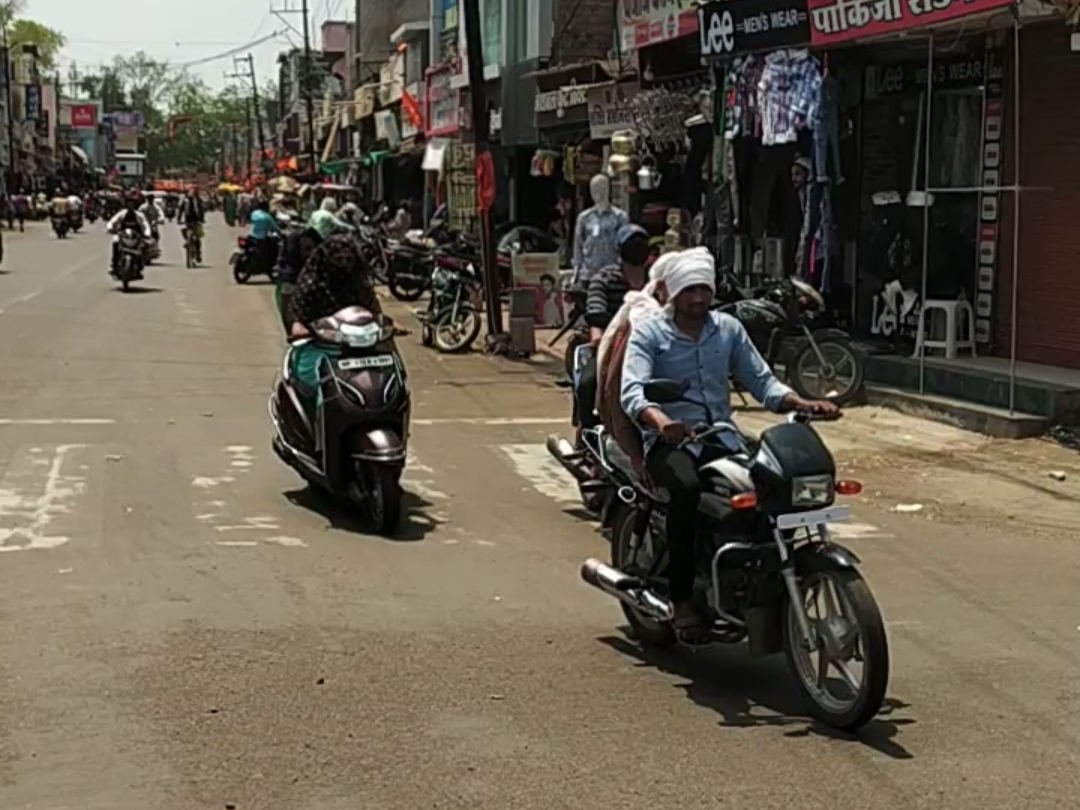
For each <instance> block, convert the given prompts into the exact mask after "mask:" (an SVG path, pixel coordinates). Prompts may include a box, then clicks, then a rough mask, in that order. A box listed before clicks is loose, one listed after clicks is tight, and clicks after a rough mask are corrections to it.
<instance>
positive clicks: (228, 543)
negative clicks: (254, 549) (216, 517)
mask: <svg viewBox="0 0 1080 810" xmlns="http://www.w3.org/2000/svg"><path fill="white" fill-rule="evenodd" d="M217 545H219V546H245V547H248V548H250V547H251V546H257V545H259V541H258V540H219V541H218V543H217Z"/></svg>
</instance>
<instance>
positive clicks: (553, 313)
mask: <svg viewBox="0 0 1080 810" xmlns="http://www.w3.org/2000/svg"><path fill="white" fill-rule="evenodd" d="M512 270H513V274H514V289H518V290H522V289H524V290H532V291H533V295H534V301H535V316H534V317H535V319H536V325H537V326H546V327H549V328H557V327H560V326H562V325H563V323H564V322H565V320H566V315H565V312H564V309H563V296H562V292H561V291H560V290H559V254H558V253H515V254H514V258H513V263H512Z"/></svg>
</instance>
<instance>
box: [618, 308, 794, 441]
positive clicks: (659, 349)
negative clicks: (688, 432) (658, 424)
mask: <svg viewBox="0 0 1080 810" xmlns="http://www.w3.org/2000/svg"><path fill="white" fill-rule="evenodd" d="M729 375H730V376H733V377H734V378H735V379H736V380H738V381H739V382H740V383H741V384H742V385H743V386H744V387H745V388H746V390H747V391H749V392H750V394H751V395H753V397H754V399H756V400H757V401H758V402H760V403H761V404H762V405H764V406H765V407H766V408H768V409H769V410H770V411H775V410H776V409H777V408H779V407H780V402H781V400H782V399H783V398H784V397H785V396H787V395H788V394H790V393H792V391H791V389H790V388H788V387H787V386H786V385H784V384H783V383H782V382H780V381H779V380H778V379H776V377H775V375H773V373H772V370H771V369H770V368H769V366H768V364H767V363H766V362H765V360H764V359H763V358H762V357H761V355H760V354H759V353H758V350H757V349H756V348H754V344H753V342H751V340H750V336H749V335H748V334H747V333H746V329H745V328H744V327H743V325H742V324H741V323H739V321H738V320H737V319H735V318H733V317H732V316H731V315H728V314H726V313H723V312H711V313H709V318H708V320H707V321H706V323H705V328H704V329H702V330H701V336H700V337H699V338H698V339H697V340H696V341H695V340H694V339H693V338H690V337H688V336H687V335H684V334H683V333H682V332H680V331H679V330H678V329H677V328H676V327H675V323H674V322H673V321H672V320H671V318H670V317H669V316H667V315H663V316H661V317H657V318H650V319H648V320H646V321H644V322H643V323H639V324H638V325H637V326H635V327H634V331H633V332H632V333H631V335H630V340H629V341H628V342H627V345H626V356H625V359H624V360H623V373H622V393H621V397H620V399H621V402H622V407H623V410H624V411H626V414H627V416H629V417H630V418H631V419H633V420H634V422H635V423H637V425H638V426H639V427H641V429H642V433H643V435H644V439H645V449H646V450H648V449H649V448H650V447H652V445H653V443H654V442H655V441H656V439H657V434H656V432H655V431H653V430H650V429H647V428H645V427H644V426H643V425H642V424H641V422H640V421H639V419H640V417H641V413H642V411H644V410H645V409H646V408H659V409H660V410H661V411H663V412H664V414H665V415H666V416H668V417H669V418H671V419H674V420H676V421H678V422H685V423H686V424H687V425H690V426H691V427H692V426H694V425H697V424H700V423H702V422H705V421H706V415H705V409H704V408H703V407H702V406H701V405H696V404H692V403H689V402H674V403H671V404H666V405H660V404H657V403H653V402H649V401H648V400H647V399H646V398H645V383H647V382H649V381H650V380H679V381H685V382H687V383H689V386H690V387H689V389H688V390H687V392H686V397H687V398H688V399H692V400H694V401H695V402H698V403H704V404H706V405H708V406H709V410H710V411H711V412H712V418H713V419H714V420H715V421H717V422H727V421H730V420H731V391H730V389H729V388H728V376H729Z"/></svg>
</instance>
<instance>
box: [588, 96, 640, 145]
mask: <svg viewBox="0 0 1080 810" xmlns="http://www.w3.org/2000/svg"><path fill="white" fill-rule="evenodd" d="M638 89H639V86H638V85H637V84H624V85H618V86H616V85H613V84H612V85H608V86H606V87H594V88H592V89H591V90H589V96H588V98H589V137H590V138H592V139H593V140H594V141H602V140H606V139H608V138H610V137H611V136H612V135H614V134H615V133H616V132H619V131H621V130H624V129H633V128H634V113H633V111H632V109H631V105H630V104H628V103H627V101H626V100H627V99H632V98H633V97H634V96H636V95H637V94H638Z"/></svg>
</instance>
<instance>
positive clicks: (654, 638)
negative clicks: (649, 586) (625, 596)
mask: <svg viewBox="0 0 1080 810" xmlns="http://www.w3.org/2000/svg"><path fill="white" fill-rule="evenodd" d="M636 519H637V512H636V511H635V510H634V509H629V508H623V509H621V510H620V511H619V515H618V517H617V518H616V519H615V528H614V530H613V531H612V543H611V562H612V565H614V566H615V568H617V569H619V570H620V571H622V572H623V573H624V574H628V575H630V576H632V577H633V576H640V577H644V576H646V575H647V574H648V572H649V569H650V568H651V566H652V565H653V563H654V562H655V560H653V559H652V558H651V557H650V555H649V553H648V551H647V549H646V544H645V538H642V543H641V545H640V546H639V547H638V548H636V549H635V548H632V547H631V544H630V541H631V538H632V537H633V534H634V521H635V520H636ZM648 531H649V530H646V534H648ZM654 551H658V549H655V548H654ZM619 606H620V607H621V608H622V611H623V614H624V615H625V616H626V621H627V622H629V623H630V627H631V628H632V629H633V631H634V635H635V636H636V637H637V638H638V639H640V640H641V641H643V642H645V643H646V644H649V645H651V646H653V647H670V646H672V645H673V644H675V642H676V641H677V640H678V639H677V638H676V636H675V631H674V630H673V629H672V627H671V623H670V622H662V621H659V620H657V619H654V618H652V617H650V616H647V615H645V614H644V613H641V612H639V611H637V610H635V609H634V608H632V607H630V605H628V604H626V603H625V602H619Z"/></svg>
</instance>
